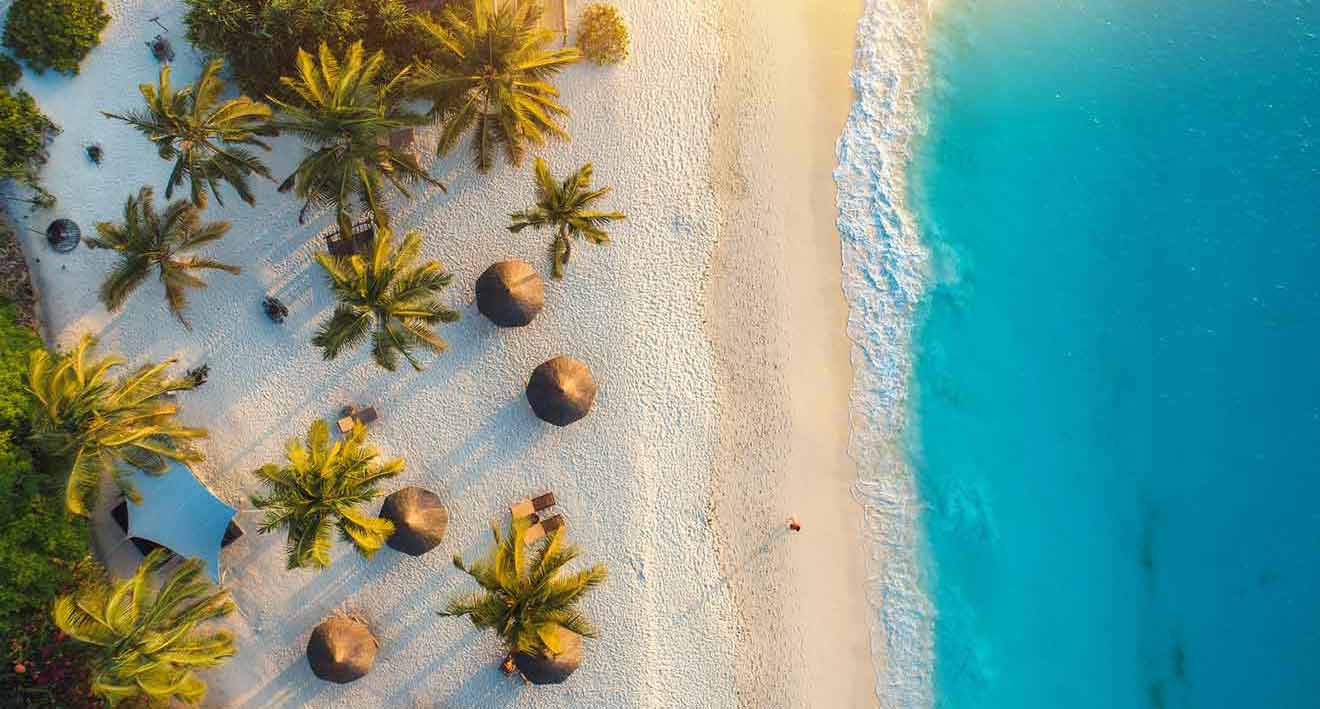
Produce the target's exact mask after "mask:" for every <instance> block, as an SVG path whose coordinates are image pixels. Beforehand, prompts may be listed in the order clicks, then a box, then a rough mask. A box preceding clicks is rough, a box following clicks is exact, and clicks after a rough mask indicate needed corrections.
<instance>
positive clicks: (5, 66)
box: [0, 54, 23, 88]
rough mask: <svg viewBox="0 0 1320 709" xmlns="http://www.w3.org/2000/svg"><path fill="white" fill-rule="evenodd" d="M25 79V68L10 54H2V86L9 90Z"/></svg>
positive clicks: (0, 61) (0, 66)
mask: <svg viewBox="0 0 1320 709" xmlns="http://www.w3.org/2000/svg"><path fill="white" fill-rule="evenodd" d="M21 78H23V67H21V66H19V65H18V62H16V61H14V58H13V57H11V56H9V55H8V54H0V86H3V87H5V88H9V87H10V86H13V85H14V84H17V83H18V80H19V79H21Z"/></svg>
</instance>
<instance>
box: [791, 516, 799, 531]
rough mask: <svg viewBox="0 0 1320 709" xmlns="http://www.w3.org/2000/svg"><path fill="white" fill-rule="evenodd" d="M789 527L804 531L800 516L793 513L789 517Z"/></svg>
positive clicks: (793, 529)
mask: <svg viewBox="0 0 1320 709" xmlns="http://www.w3.org/2000/svg"><path fill="white" fill-rule="evenodd" d="M788 528H789V529H790V530H792V531H794V532H801V531H802V525H801V524H799V523H798V518H797V517H793V516H791V515H790V516H789V518H788Z"/></svg>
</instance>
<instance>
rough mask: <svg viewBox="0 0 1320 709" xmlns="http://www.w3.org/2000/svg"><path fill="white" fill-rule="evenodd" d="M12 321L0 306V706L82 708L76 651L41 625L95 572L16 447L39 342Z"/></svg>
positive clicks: (54, 492)
mask: <svg viewBox="0 0 1320 709" xmlns="http://www.w3.org/2000/svg"><path fill="white" fill-rule="evenodd" d="M14 315H15V309H14V306H12V305H9V304H7V303H6V304H0V638H3V639H4V641H5V646H4V647H3V648H0V652H3V653H4V656H5V658H6V660H7V663H6V665H5V666H3V667H0V697H6V698H8V700H9V702H10V703H9V704H6V706H25V707H28V706H30V707H38V706H39V707H60V708H62V709H63V708H66V707H76V706H86V703H85V701H86V690H87V681H88V680H87V677H86V672H85V670H84V669H83V668H82V663H83V661H82V655H81V653H79V652H77V650H76V649H75V648H70V647H68V646H67V644H66V643H62V642H60V640H59V639H58V638H56V637H54V634H53V633H52V632H51V630H50V627H49V626H48V625H47V624H46V623H45V622H44V621H43V620H42V619H44V618H45V617H46V609H47V608H48V607H49V605H50V603H51V601H52V599H54V597H55V595H56V594H57V593H59V592H61V591H63V590H65V589H67V588H68V587H69V586H70V585H71V584H72V583H76V582H77V581H78V580H79V579H82V578H89V577H92V576H96V575H98V574H100V573H102V571H101V569H100V567H99V565H97V564H96V562H94V561H93V560H92V559H91V556H90V554H89V551H88V547H87V539H88V537H87V524H86V522H85V520H83V519H82V518H81V517H76V516H73V515H69V514H68V513H66V512H65V510H64V506H63V505H62V504H61V503H60V501H59V485H58V482H57V481H53V480H52V478H51V477H50V476H48V475H44V474H41V473H39V472H37V468H38V466H39V463H38V462H36V461H34V460H33V459H32V456H31V455H30V453H29V451H28V450H27V449H25V448H24V447H22V446H21V445H20V444H21V442H22V441H23V440H24V439H25V437H26V434H27V430H28V425H27V418H28V416H29V413H30V411H31V409H32V406H33V400H32V395H31V394H30V393H28V391H27V390H26V389H25V388H24V387H23V382H22V377H21V375H22V372H23V371H24V370H25V369H26V362H27V358H28V356H29V353H31V352H32V351H34V350H37V349H39V348H40V347H41V340H40V339H39V338H37V336H36V333H34V332H32V330H30V329H29V328H26V327H23V326H20V325H16V324H15V322H14ZM16 665H21V666H22V667H23V671H22V672H17V671H15V670H14V669H13V668H14V667H15V666H16ZM20 698H21V699H20Z"/></svg>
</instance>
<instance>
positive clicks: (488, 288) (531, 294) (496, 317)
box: [477, 261, 545, 327]
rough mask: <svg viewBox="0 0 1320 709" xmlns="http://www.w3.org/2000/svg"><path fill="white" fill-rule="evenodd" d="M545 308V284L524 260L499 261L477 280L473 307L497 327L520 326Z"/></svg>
mask: <svg viewBox="0 0 1320 709" xmlns="http://www.w3.org/2000/svg"><path fill="white" fill-rule="evenodd" d="M543 307H545V285H544V284H543V283H542V282H541V276H539V275H538V274H537V273H536V269H534V268H532V266H531V264H529V263H527V262H526V261H500V262H499V263H497V264H494V265H493V266H491V267H490V268H488V269H486V271H485V272H484V273H482V274H481V277H480V278H478V279H477V310H479V311H481V314H482V315H485V316H486V317H487V318H489V319H490V321H491V322H493V323H495V324H496V325H498V326H500V327H522V326H524V325H526V324H528V323H530V322H531V321H532V320H533V319H534V318H536V315H537V313H540V312H541V308H543Z"/></svg>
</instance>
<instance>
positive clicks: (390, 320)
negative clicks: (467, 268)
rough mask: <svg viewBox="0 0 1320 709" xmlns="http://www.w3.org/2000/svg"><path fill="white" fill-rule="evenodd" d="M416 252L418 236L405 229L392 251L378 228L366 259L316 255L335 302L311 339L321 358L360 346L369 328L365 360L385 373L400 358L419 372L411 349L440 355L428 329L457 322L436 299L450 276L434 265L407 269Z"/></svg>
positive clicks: (444, 345)
mask: <svg viewBox="0 0 1320 709" xmlns="http://www.w3.org/2000/svg"><path fill="white" fill-rule="evenodd" d="M421 248H422V237H421V235H420V234H418V233H417V232H416V231H410V232H408V234H407V235H405V236H404V238H403V244H402V245H401V246H400V247H399V248H398V250H397V251H396V250H395V249H394V244H393V237H392V235H391V234H390V231H389V230H388V229H381V230H380V231H379V232H377V234H376V242H375V245H374V246H373V247H372V252H371V254H370V255H368V256H365V257H364V256H360V255H356V254H355V255H353V256H347V257H334V256H331V255H330V254H327V253H319V254H317V255H316V260H317V261H319V262H320V263H321V266H322V267H323V268H324V269H325V272H326V275H328V276H329V277H330V285H331V287H332V288H334V292H335V298H337V299H338V300H339V305H338V306H337V307H335V312H334V314H333V315H331V316H330V318H329V319H328V320H326V321H325V322H323V323H321V327H320V328H319V329H318V330H317V332H316V336H315V337H313V338H312V344H314V345H316V346H317V347H320V348H321V353H322V356H323V357H325V359H334V358H335V357H338V356H339V353H340V351H341V350H343V349H344V348H345V347H353V346H355V345H357V344H358V343H360V342H362V341H363V340H364V339H366V337H367V333H368V331H370V330H372V329H373V328H374V329H375V332H374V333H373V334H372V346H371V356H372V358H373V359H375V360H376V364H379V365H380V366H381V367H384V368H385V369H388V370H390V371H391V372H392V371H394V369H395V368H396V367H397V366H398V364H399V355H400V354H402V355H403V356H404V357H405V358H406V359H407V360H408V364H411V365H412V367H413V369H415V370H417V371H421V370H422V365H421V364H420V363H418V361H417V359H416V358H415V357H413V354H412V350H413V348H415V347H423V348H425V349H429V350H431V351H432V352H443V351H444V350H445V349H446V348H447V347H448V346H449V345H448V344H447V343H445V341H444V340H442V339H440V337H439V336H438V335H436V334H435V329H434V326H435V325H437V324H439V323H451V322H455V321H457V320H458V313H457V312H455V311H453V310H450V309H449V308H447V307H445V306H444V305H443V304H441V303H440V302H439V301H438V300H436V297H437V296H438V295H439V294H440V291H442V290H444V289H445V288H446V287H448V286H449V284H450V282H451V281H452V280H453V278H454V277H453V276H452V275H450V274H449V273H446V272H445V270H444V267H443V266H441V265H440V263H439V262H437V261H427V262H425V263H423V264H422V265H420V266H414V265H412V264H413V262H414V261H416V260H417V254H418V252H419V251H420V250H421Z"/></svg>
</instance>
